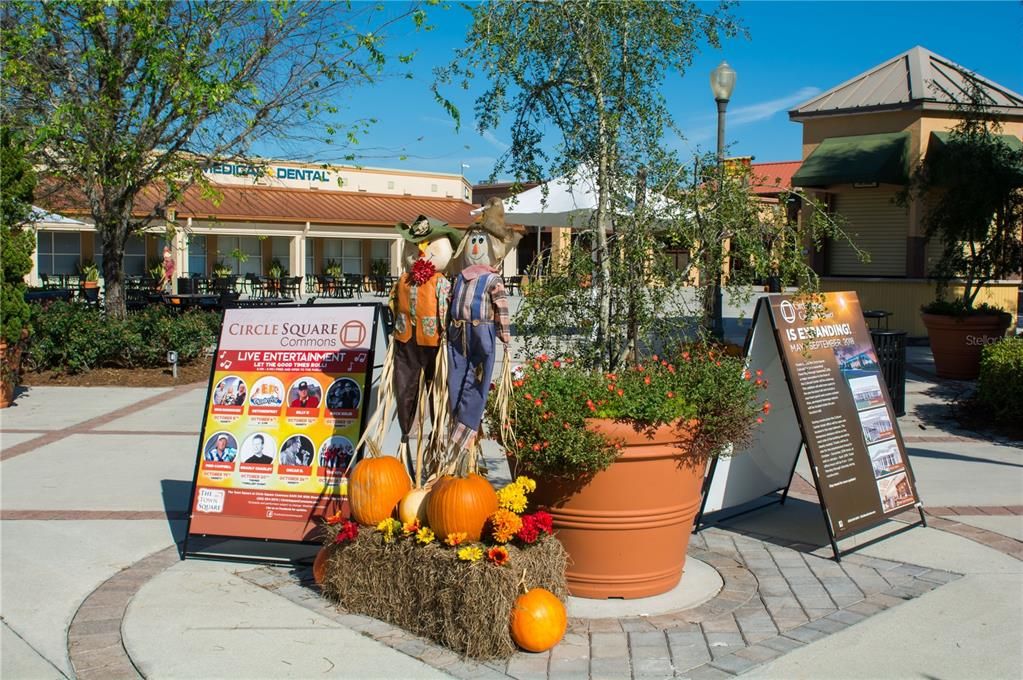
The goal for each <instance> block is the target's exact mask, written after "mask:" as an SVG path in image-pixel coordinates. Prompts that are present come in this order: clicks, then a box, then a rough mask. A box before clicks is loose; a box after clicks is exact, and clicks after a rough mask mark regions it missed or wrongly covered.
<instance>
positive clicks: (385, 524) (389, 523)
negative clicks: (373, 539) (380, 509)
mask: <svg viewBox="0 0 1023 680" xmlns="http://www.w3.org/2000/svg"><path fill="white" fill-rule="evenodd" d="M377 531H379V532H380V533H382V534H383V535H384V541H386V542H387V543H390V542H391V541H393V540H394V536H395V534H397V533H398V532H399V531H401V522H399V521H398V520H396V519H394V518H391V517H388V518H387V519H383V520H380V523H379V524H377Z"/></svg>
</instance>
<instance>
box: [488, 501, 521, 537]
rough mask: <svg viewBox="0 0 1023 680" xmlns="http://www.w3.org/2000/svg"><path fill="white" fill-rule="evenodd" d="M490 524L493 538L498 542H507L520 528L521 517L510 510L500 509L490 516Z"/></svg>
mask: <svg viewBox="0 0 1023 680" xmlns="http://www.w3.org/2000/svg"><path fill="white" fill-rule="evenodd" d="M490 526H491V528H492V531H493V536H494V540H495V541H497V542H498V543H507V542H508V541H510V540H512V538H514V537H515V533H516V532H517V531H518V530H519V529H521V528H522V518H521V517H519V516H518V515H516V514H515V513H514V512H512V511H511V510H503V509H502V510H498V511H497V512H495V513H494V514H493V515H491V516H490Z"/></svg>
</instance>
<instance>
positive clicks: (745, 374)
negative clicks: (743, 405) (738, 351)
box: [742, 371, 753, 380]
mask: <svg viewBox="0 0 1023 680" xmlns="http://www.w3.org/2000/svg"><path fill="white" fill-rule="evenodd" d="M752 377H753V374H752V373H750V372H749V371H746V372H745V373H743V374H742V378H743V380H749V379H750V378H752Z"/></svg>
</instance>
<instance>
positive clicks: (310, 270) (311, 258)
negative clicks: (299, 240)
mask: <svg viewBox="0 0 1023 680" xmlns="http://www.w3.org/2000/svg"><path fill="white" fill-rule="evenodd" d="M315 267H316V239H312V238H307V239H306V240H305V275H306V277H307V280H308V277H310V276H313V275H314V274H316V273H317V272H316V269H315Z"/></svg>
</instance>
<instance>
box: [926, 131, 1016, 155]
mask: <svg viewBox="0 0 1023 680" xmlns="http://www.w3.org/2000/svg"><path fill="white" fill-rule="evenodd" d="M951 136H952V133H950V132H932V133H931V141H930V143H929V144H928V145H927V153H931V152H932V151H935V150H936V149H938V148H940V147H943V146H945V145H946V144H948V138H949V137H951ZM995 136H996V137H998V139H1000V140H1001V141H1002V144H1005V146H1007V147H1009V150H1010V151H1021V150H1023V140H1021V139H1020V138H1019V137H1017V136H1016V135H995ZM936 144H937V146H936Z"/></svg>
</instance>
